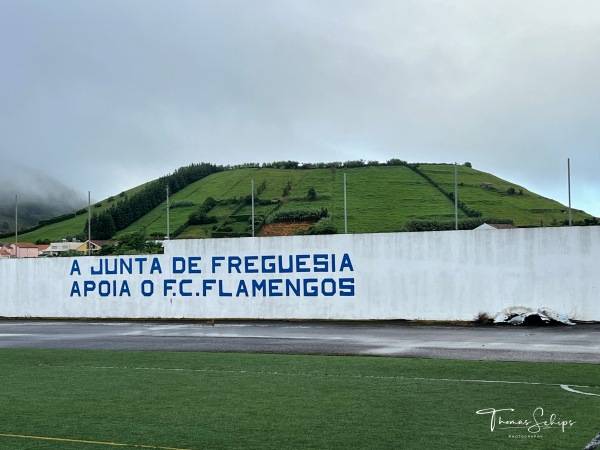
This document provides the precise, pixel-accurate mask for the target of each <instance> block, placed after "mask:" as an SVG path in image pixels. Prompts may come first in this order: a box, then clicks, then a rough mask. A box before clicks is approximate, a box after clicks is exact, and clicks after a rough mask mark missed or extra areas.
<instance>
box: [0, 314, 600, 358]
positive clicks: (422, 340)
mask: <svg viewBox="0 0 600 450" xmlns="http://www.w3.org/2000/svg"><path fill="white" fill-rule="evenodd" d="M0 348H61V349H87V350H93V349H102V350H145V351H151V350H163V351H198V352H244V353H286V354H319V355H370V356H393V357H408V358H447V359H472V360H498V361H555V362H577V363H592V364H599V363H600V324H599V323H592V324H578V325H575V326H567V325H545V326H523V325H521V326H512V325H506V324H496V325H481V326H472V325H471V326H465V325H464V324H463V325H438V324H433V325H432V324H421V323H414V322H403V321H394V322H305V321H301V322H288V321H223V322H219V321H217V322H186V321H180V322H177V321H160V322H149V321H138V322H135V321H134V322H121V321H74V320H68V321H56V320H54V321H52V320H0Z"/></svg>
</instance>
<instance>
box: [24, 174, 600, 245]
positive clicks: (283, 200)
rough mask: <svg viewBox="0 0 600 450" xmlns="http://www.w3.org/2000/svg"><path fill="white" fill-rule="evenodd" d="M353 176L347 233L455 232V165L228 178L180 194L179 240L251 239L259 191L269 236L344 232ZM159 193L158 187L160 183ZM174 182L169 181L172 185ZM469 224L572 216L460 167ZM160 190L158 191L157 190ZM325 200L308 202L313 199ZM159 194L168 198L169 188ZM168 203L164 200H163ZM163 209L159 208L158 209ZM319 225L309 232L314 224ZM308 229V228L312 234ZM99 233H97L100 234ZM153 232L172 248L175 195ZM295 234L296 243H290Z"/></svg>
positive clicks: (157, 213)
mask: <svg viewBox="0 0 600 450" xmlns="http://www.w3.org/2000/svg"><path fill="white" fill-rule="evenodd" d="M344 175H346V192H347V224H348V232H350V233H376V232H393V231H404V230H406V226H407V224H409V223H414V222H428V223H431V224H434V225H433V228H432V229H441V228H436V227H438V226H439V224H446V225H448V224H452V227H453V223H454V213H455V212H454V197H453V193H454V165H451V164H419V165H409V164H406V163H403V164H398V165H385V164H384V165H363V166H361V165H360V164H359V167H341V165H338V166H332V167H326V168H314V169H306V168H288V169H279V168H272V167H260V168H259V167H249V168H235V169H228V170H226V169H225V168H222V169H220V171H218V172H216V173H211V174H210V175H208V176H205V177H204V178H202V179H200V180H198V181H195V182H193V183H191V184H188V185H187V186H185V187H183V188H181V189H179V190H174V193H173V194H172V196H171V197H170V205H171V208H170V213H169V218H170V232H171V233H170V234H171V238H207V237H222V236H243V235H250V234H251V232H252V229H251V221H250V217H251V212H252V206H251V204H250V201H249V200H250V197H251V192H252V190H251V186H252V182H254V189H255V210H254V213H255V224H256V232H257V234H258V232H259V230H260V228H261V227H262V226H263V225H265V224H268V223H270V222H272V221H277V219H278V217H281V216H282V214H284V213H288V214H292V215H294V217H297V220H298V221H302V216H303V213H302V211H305V212H306V211H308V212H315V214H316V213H317V212H322V211H323V210H324V209H326V211H327V214H328V217H329V220H330V221H331V222H332V224H333V225H334V226H335V227H336V228H337V230H338V232H343V231H344ZM162 180H163V179H161V180H157V181H155V182H151V183H156V182H158V181H162ZM167 182H169V183H170V181H169V179H168V178H165V183H167ZM458 183H459V189H458V200H459V204H460V206H461V209H460V210H459V220H460V221H467V220H471V224H472V223H473V222H474V221H473V219H475V221H481V220H485V219H490V218H494V219H496V220H497V219H504V220H507V221H512V222H513V223H514V225H517V226H541V225H542V226H555V225H560V224H562V223H563V222H564V220H565V218H566V211H567V208H566V207H565V206H564V205H561V204H560V203H558V202H556V201H554V200H551V199H548V198H545V197H541V196H539V195H537V194H535V193H533V192H531V191H529V190H527V189H525V188H524V187H522V186H518V185H515V184H513V183H510V182H509V181H506V180H502V179H500V178H497V177H495V176H493V175H491V174H489V173H485V172H481V171H478V170H476V169H473V168H471V167H466V166H459V167H458ZM149 184H150V183H149ZM142 188H143V186H141V187H137V188H135V189H132V190H131V191H128V192H126V193H122V194H120V196H116V197H114V198H113V197H111V198H109V199H106V200H104V201H102V202H99V203H98V204H96V205H94V206H93V207H92V210H93V211H92V212H95V213H101V212H102V211H109V210H110V208H111V207H112V206H113V205H116V204H118V202H119V201H120V200H121V197H125V198H127V197H128V196H130V195H133V194H134V193H135V192H139V191H140V190H141V189H142ZM311 188H312V189H314V190H315V191H316V199H313V200H308V199H307V196H308V192H309V189H311ZM156 192H160V193H161V195H162V192H164V188H163V189H160V190H157V191H156ZM157 195H158V194H157ZM208 198H213V199H215V200H216V201H217V204H216V205H215V206H214V207H212V208H211V209H210V210H208V211H206V216H207V217H208V218H209V221H211V223H205V224H197V225H190V224H189V223H188V219H189V216H190V214H192V213H194V212H196V211H197V210H198V208H200V207H201V206H202V204H203V203H204V202H205V200H207V199H208ZM155 203H157V204H158V202H155ZM572 217H573V221H574V222H582V221H584V220H586V219H588V220H589V219H591V218H592V217H591V216H590V215H589V214H586V213H584V212H582V211H578V210H574V211H573V215H572ZM86 221H87V213H85V214H80V215H77V216H74V217H72V218H69V219H68V220H64V221H61V222H58V223H54V224H51V225H47V226H44V227H41V228H39V229H36V230H34V231H30V232H22V233H20V237H19V241H21V242H25V241H28V242H34V241H36V240H38V239H50V240H52V241H56V240H60V239H63V238H68V237H73V236H75V235H77V234H81V233H82V232H83V229H84V226H85V223H86ZM314 221H315V220H314V218H313V220H310V221H309V222H314ZM307 226H308V225H307ZM93 229H94V228H93V227H92V230H93ZM141 229H144V230H145V231H146V233H147V234H148V235H149V236H151V237H156V238H163V237H164V236H165V234H166V229H167V208H166V194H165V197H163V201H162V203H160V204H158V206H156V207H154V208H153V209H151V210H150V211H149V212H148V213H147V214H144V215H143V216H142V217H141V218H139V219H138V220H136V221H134V222H133V223H131V224H130V225H128V226H127V227H126V228H124V229H122V230H118V229H117V230H116V233H115V236H116V237H117V238H118V237H119V236H122V235H123V234H125V233H130V232H135V231H139V230H141ZM284 234H286V233H284Z"/></svg>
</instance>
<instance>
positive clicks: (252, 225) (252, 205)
mask: <svg viewBox="0 0 600 450" xmlns="http://www.w3.org/2000/svg"><path fill="white" fill-rule="evenodd" d="M252 237H254V178H252Z"/></svg>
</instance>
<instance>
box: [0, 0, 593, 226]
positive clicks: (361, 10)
mask: <svg viewBox="0 0 600 450" xmlns="http://www.w3.org/2000/svg"><path fill="white" fill-rule="evenodd" d="M0 57H1V59H0V61H1V69H0V152H1V154H2V161H3V165H4V176H3V190H4V191H5V192H6V191H7V190H10V189H11V186H10V185H9V184H7V182H6V181H5V180H6V177H7V174H8V175H15V173H14V172H13V171H11V170H10V167H11V161H12V162H14V163H21V164H23V165H25V166H28V167H30V168H32V169H35V170H38V171H42V172H43V173H45V174H46V175H49V176H52V177H55V178H57V179H58V180H60V181H62V183H64V184H65V185H66V186H67V187H69V188H73V189H75V190H76V191H77V192H81V197H82V198H87V192H88V190H91V191H92V196H93V197H94V198H95V199H101V198H105V197H107V196H109V195H113V194H118V193H119V192H121V191H122V190H125V189H128V188H131V187H133V186H136V185H138V184H140V183H142V182H145V181H149V180H151V179H154V178H157V177H159V176H161V175H166V174H168V173H171V172H173V171H174V170H175V169H177V168H178V167H181V166H184V165H188V164H191V163H193V162H210V163H215V164H240V163H244V162H249V161H253V162H271V161H277V160H288V159H291V160H295V161H300V162H319V161H325V162H329V161H347V160H354V159H364V160H378V161H381V162H384V161H386V160H388V159H390V158H399V159H403V160H406V161H409V162H448V163H452V162H455V161H456V162H459V163H463V162H465V161H469V162H471V163H472V164H473V167H474V168H476V169H479V170H483V171H486V172H491V173H493V174H495V175H498V176H500V177H502V178H505V179H508V180H510V181H512V182H514V183H516V184H519V185H522V186H524V187H525V188H527V189H530V190H533V191H535V192H537V193H539V194H541V195H544V196H546V197H550V198H553V199H556V200H558V201H560V202H561V203H563V204H567V203H568V195H567V186H568V185H567V158H571V175H572V183H571V189H572V201H573V207H574V208H578V209H584V210H585V211H587V212H589V213H591V214H594V215H596V216H600V180H599V177H598V173H599V170H600V2H599V1H597V0H590V1H584V0H565V1H559V0H539V1H538V0H496V1H482V0H472V1H468V0H456V1H447V0H440V1H434V0H415V1H407V0H389V1H387V0H380V1H377V0H365V1H353V0H314V1H312V0H303V1H286V0H273V1H269V0H217V1H207V0H193V1H183V0H112V1H111V0H85V1H84V0H72V1H66V0H52V1H46V0H37V1H35V0H2V1H0ZM7 168H8V173H7ZM8 178H11V177H10V176H9V177H8ZM15 193H17V192H15Z"/></svg>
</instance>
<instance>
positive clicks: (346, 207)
mask: <svg viewBox="0 0 600 450" xmlns="http://www.w3.org/2000/svg"><path fill="white" fill-rule="evenodd" d="M344 233H346V234H348V204H347V202H346V173H345V172H344Z"/></svg>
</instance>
